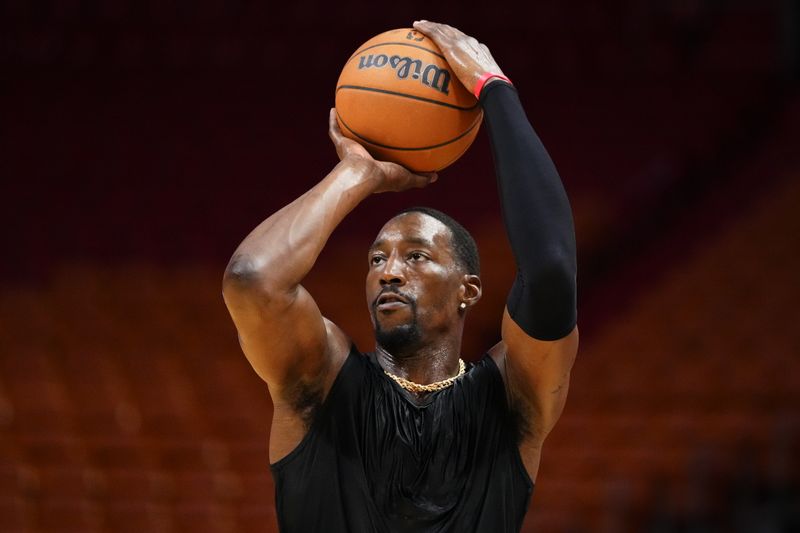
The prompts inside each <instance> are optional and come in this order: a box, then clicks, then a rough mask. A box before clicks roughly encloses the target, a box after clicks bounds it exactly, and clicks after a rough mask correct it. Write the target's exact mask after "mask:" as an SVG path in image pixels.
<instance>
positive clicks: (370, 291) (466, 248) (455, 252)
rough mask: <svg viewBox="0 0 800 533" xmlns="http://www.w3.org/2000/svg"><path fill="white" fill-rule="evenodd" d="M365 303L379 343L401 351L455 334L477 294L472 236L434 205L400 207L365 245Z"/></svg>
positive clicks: (476, 272)
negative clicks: (368, 247)
mask: <svg viewBox="0 0 800 533" xmlns="http://www.w3.org/2000/svg"><path fill="white" fill-rule="evenodd" d="M368 257H369V271H368V273H367V305H368V306H369V309H370V314H371V317H372V321H373V325H374V327H375V336H376V340H377V341H378V344H379V345H380V346H382V347H383V348H385V349H387V350H389V351H390V352H392V353H394V354H396V355H400V354H401V353H402V352H404V351H406V350H409V349H411V350H413V348H414V347H415V346H419V345H422V344H425V343H427V342H431V341H432V340H434V339H435V338H436V336H439V335H448V334H458V335H459V336H460V334H461V330H462V327H463V318H464V312H465V310H466V308H468V307H470V306H472V305H474V304H475V303H476V302H477V301H478V300H479V299H480V296H481V282H480V278H479V270H480V261H479V258H478V250H477V246H476V245H475V241H474V239H473V238H472V236H471V235H470V234H469V232H467V230H466V229H464V228H463V227H462V226H461V224H459V223H458V222H456V221H455V220H453V219H452V218H450V217H449V216H447V215H445V214H444V213H442V212H440V211H437V210H435V209H430V208H426V207H414V208H411V209H406V210H404V211H401V212H400V213H399V214H397V215H396V216H395V217H393V218H392V219H391V220H389V221H388V222H387V223H386V224H385V225H384V226H383V228H381V231H380V233H379V234H378V237H377V238H376V239H375V242H374V243H373V244H372V246H371V247H370V250H369V256H368Z"/></svg>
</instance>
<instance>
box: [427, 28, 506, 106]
mask: <svg viewBox="0 0 800 533" xmlns="http://www.w3.org/2000/svg"><path fill="white" fill-rule="evenodd" d="M414 29H416V30H418V31H420V32H422V33H424V34H425V35H426V36H427V37H428V38H430V39H431V40H432V41H433V42H434V43H436V45H437V46H438V47H439V48H440V49H441V51H442V53H443V54H444V57H445V58H446V59H447V62H448V63H449V64H450V67H451V68H452V69H453V74H455V75H456V77H457V78H458V79H459V81H461V83H462V84H463V85H464V87H466V88H467V90H468V91H470V92H473V91H474V89H475V84H476V83H477V82H478V78H480V77H481V76H482V75H483V74H485V73H487V72H491V73H493V74H501V75H504V74H503V71H502V70H500V67H499V66H498V65H497V62H496V61H495V60H494V58H493V57H492V54H491V52H489V48H487V47H486V45H485V44H483V43H480V42H478V40H477V39H475V38H474V37H470V36H469V35H467V34H465V33H464V32H462V31H461V30H458V29H456V28H454V27H452V26H449V25H447V24H439V23H437V22H430V21H427V20H418V21H416V22H414Z"/></svg>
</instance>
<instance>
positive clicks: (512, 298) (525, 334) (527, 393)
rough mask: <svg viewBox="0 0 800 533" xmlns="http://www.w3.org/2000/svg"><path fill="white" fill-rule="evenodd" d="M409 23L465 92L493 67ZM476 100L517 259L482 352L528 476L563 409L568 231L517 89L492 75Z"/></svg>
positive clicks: (568, 339) (465, 45) (568, 338)
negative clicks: (501, 381) (499, 379)
mask: <svg viewBox="0 0 800 533" xmlns="http://www.w3.org/2000/svg"><path fill="white" fill-rule="evenodd" d="M414 27H415V28H416V29H418V30H420V31H421V32H423V33H425V34H426V35H427V36H428V37H430V38H431V39H432V40H433V41H434V42H436V44H437V45H438V46H439V48H441V50H442V52H443V53H444V55H445V57H446V58H447V60H448V63H449V64H450V66H451V67H452V68H453V71H454V74H455V75H456V76H457V77H458V78H459V80H461V81H462V83H464V84H465V86H466V87H467V88H468V89H470V90H472V89H473V87H474V85H475V83H476V81H477V80H478V78H479V77H480V76H481V75H482V74H483V73H485V72H494V73H501V74H502V71H501V70H500V68H499V67H498V65H497V63H496V62H495V61H494V59H493V58H492V56H491V54H490V53H489V49H488V48H486V46H485V45H483V44H481V43H479V42H478V41H477V40H475V39H474V38H472V37H469V36H467V35H464V34H463V33H462V32H460V31H459V30H457V29H455V28H452V27H450V26H447V25H442V24H435V23H431V22H418V23H415V24H414ZM480 100H481V104H482V105H483V108H484V116H485V117H486V122H487V126H488V132H489V137H490V139H491V142H492V153H493V155H494V160H495V169H496V173H497V179H498V191H499V194H500V199H501V203H502V207H503V220H504V223H505V226H506V231H507V233H508V237H509V241H510V243H511V249H512V251H513V253H514V258H515V260H516V263H517V277H516V280H515V282H514V286H513V287H512V289H511V292H510V293H509V296H508V300H507V304H506V309H505V312H504V314H503V323H502V339H503V340H502V342H501V343H499V344H498V345H497V346H495V347H494V348H492V350H491V351H490V354H491V355H492V357H493V358H494V359H495V361H496V362H497V363H498V366H499V367H500V369H501V371H502V372H503V374H504V378H505V380H506V386H507V389H508V391H509V397H510V399H511V401H512V402H513V404H514V407H515V408H516V409H517V410H519V411H521V413H522V414H523V416H524V419H525V422H526V427H525V428H524V430H525V431H524V434H523V441H522V443H521V444H520V450H521V452H522V456H523V461H524V462H525V466H526V467H527V469H528V473H529V474H530V476H531V478H535V476H536V473H537V471H538V466H539V458H540V455H541V446H542V443H543V442H544V439H545V437H546V436H547V435H548V433H549V432H550V431H551V430H552V428H553V426H554V425H555V423H556V421H557V420H558V418H559V416H560V415H561V412H562V410H563V408H564V404H565V402H566V397H567V390H568V387H569V376H570V370H571V368H572V364H573V362H574V360H575V355H576V353H577V349H578V331H577V327H576V314H577V313H576V253H575V248H576V247H575V231H574V227H573V221H572V213H571V210H570V206H569V201H568V199H567V195H566V192H565V191H564V187H563V185H562V183H561V179H560V178H559V176H558V173H557V172H556V169H555V166H554V165H553V162H552V160H551V159H550V156H549V155H548V154H547V151H546V150H545V148H544V146H543V145H542V143H541V141H540V140H539V138H538V136H537V135H536V133H535V132H534V131H533V128H532V127H531V125H530V123H529V122H528V119H527V117H526V116H525V112H524V110H523V109H522V105H521V104H520V102H519V98H518V97H517V94H516V90H515V89H514V88H513V87H511V86H510V85H508V84H506V83H505V82H503V81H497V80H494V79H493V80H490V81H489V83H487V84H486V85H485V86H484V89H483V91H482V92H481V96H480Z"/></svg>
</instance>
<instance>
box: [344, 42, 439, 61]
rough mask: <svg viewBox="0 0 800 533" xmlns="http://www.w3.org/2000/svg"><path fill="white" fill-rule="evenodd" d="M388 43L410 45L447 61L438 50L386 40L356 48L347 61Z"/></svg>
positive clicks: (388, 44)
mask: <svg viewBox="0 0 800 533" xmlns="http://www.w3.org/2000/svg"><path fill="white" fill-rule="evenodd" d="M390 45H397V46H410V47H411V48H419V49H420V50H425V51H426V52H428V53H431V54H433V55H435V56H437V57H441V58H442V59H444V60H445V61H447V58H446V57H444V56H443V55H442V54H440V53H438V52H434V51H433V50H431V49H430V48H425V47H424V46H420V45H418V44H411V43H397V42H388V43H378V44H373V45H372V46H368V47H366V48H363V49H361V50H358V51H357V52H356V53H354V54H353V55H351V56H350V57H349V58H348V59H347V62H348V63H349V62H350V61H352V60H353V58H354V57H356V56H357V55H358V54H361V53H363V52H366V51H367V50H372V49H373V48H378V47H379V46H390Z"/></svg>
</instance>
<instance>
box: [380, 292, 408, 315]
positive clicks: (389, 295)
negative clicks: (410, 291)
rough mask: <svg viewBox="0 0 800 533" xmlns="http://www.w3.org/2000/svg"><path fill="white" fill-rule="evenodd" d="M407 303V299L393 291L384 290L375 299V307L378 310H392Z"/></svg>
mask: <svg viewBox="0 0 800 533" xmlns="http://www.w3.org/2000/svg"><path fill="white" fill-rule="evenodd" d="M406 305H408V300H407V299H406V298H404V297H403V296H400V295H399V294H397V293H394V292H385V293H383V294H381V295H380V296H378V299H377V300H375V309H377V310H378V311H394V310H396V309H400V308H401V307H404V306H406Z"/></svg>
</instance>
